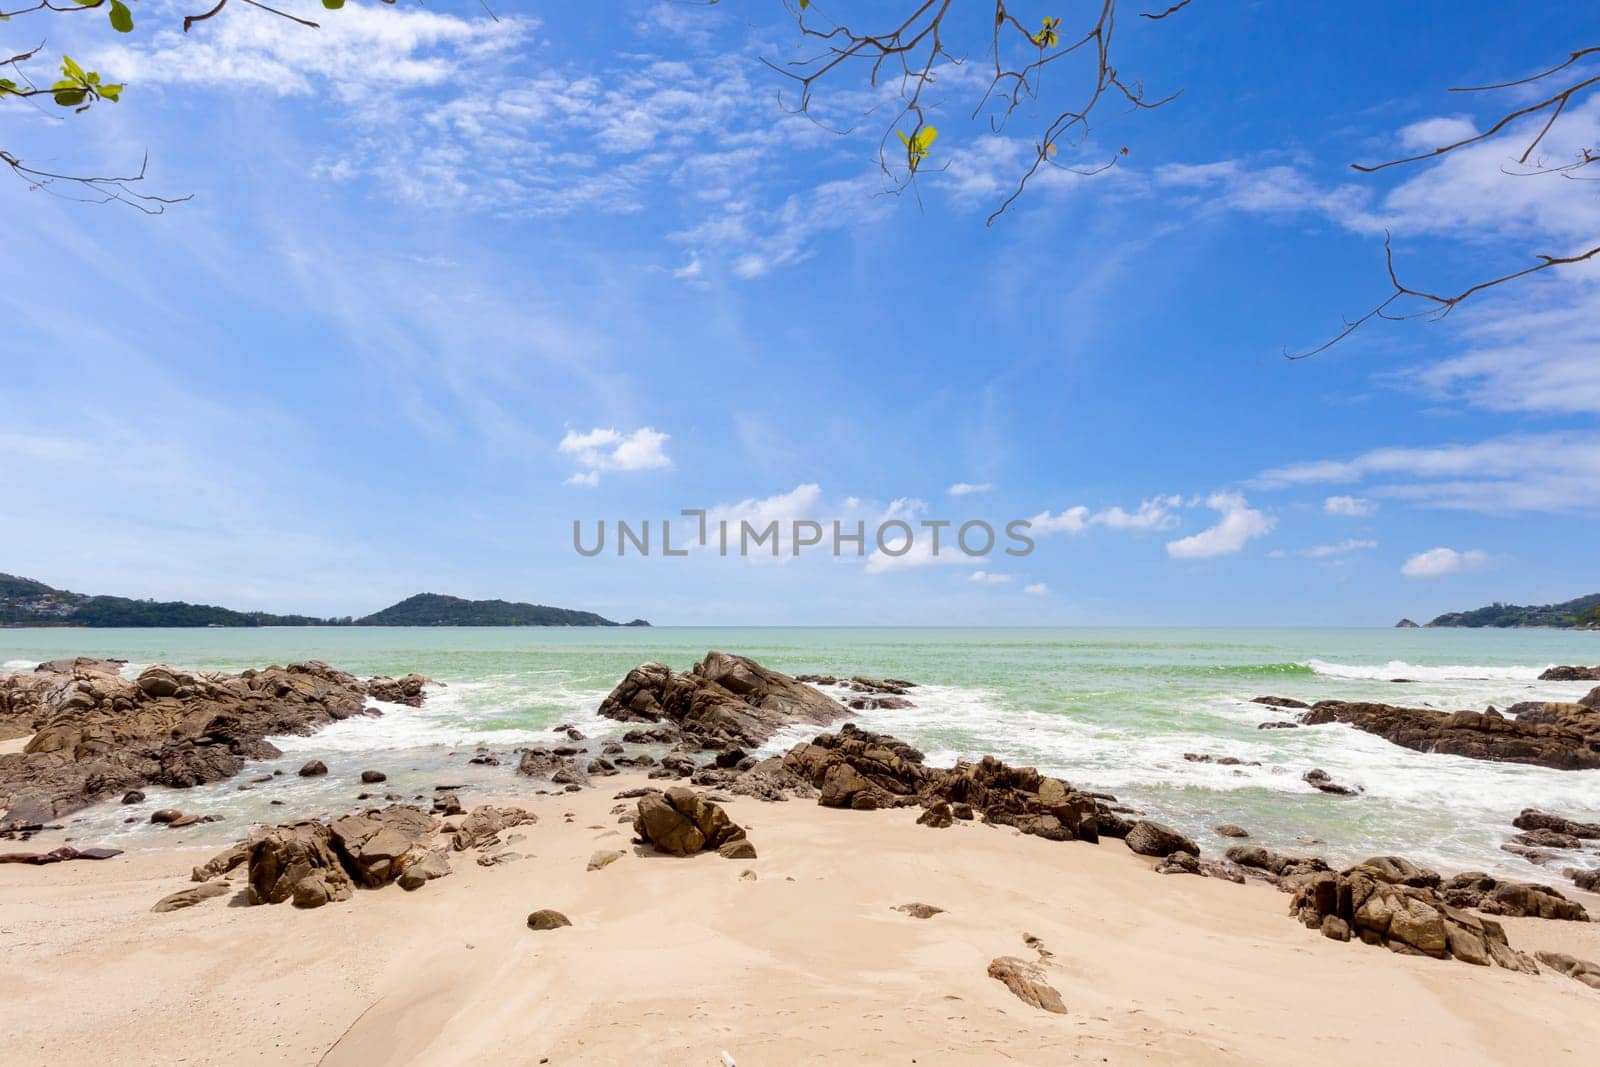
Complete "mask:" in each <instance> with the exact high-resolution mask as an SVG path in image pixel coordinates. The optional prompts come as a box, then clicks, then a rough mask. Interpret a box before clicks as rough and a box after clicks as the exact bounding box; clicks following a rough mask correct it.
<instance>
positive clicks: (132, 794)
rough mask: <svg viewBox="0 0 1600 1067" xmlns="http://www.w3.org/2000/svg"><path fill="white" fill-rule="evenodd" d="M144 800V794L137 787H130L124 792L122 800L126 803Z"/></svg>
mask: <svg viewBox="0 0 1600 1067" xmlns="http://www.w3.org/2000/svg"><path fill="white" fill-rule="evenodd" d="M142 800H144V794H143V793H141V792H139V790H137V789H130V790H128V791H127V792H126V793H124V794H122V802H123V803H124V804H137V803H139V802H140V801H142Z"/></svg>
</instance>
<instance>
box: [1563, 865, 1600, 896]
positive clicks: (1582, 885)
mask: <svg viewBox="0 0 1600 1067" xmlns="http://www.w3.org/2000/svg"><path fill="white" fill-rule="evenodd" d="M1568 877H1570V878H1571V879H1572V881H1573V884H1574V885H1576V886H1577V887H1578V888H1579V889H1582V890H1584V891H1585V892H1589V893H1600V867H1595V868H1592V869H1590V870H1587V871H1581V870H1573V871H1572V872H1571V873H1570V874H1569V875H1568Z"/></svg>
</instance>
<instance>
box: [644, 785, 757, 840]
mask: <svg viewBox="0 0 1600 1067" xmlns="http://www.w3.org/2000/svg"><path fill="white" fill-rule="evenodd" d="M633 829H634V833H636V834H637V835H638V836H639V839H640V840H641V841H644V842H646V843H648V844H650V845H653V846H655V848H656V849H657V850H658V851H661V852H665V853H667V854H668V855H672V856H692V855H694V854H695V853H696V852H700V851H701V850H717V849H720V848H722V846H723V845H726V844H728V843H729V842H731V841H736V840H739V839H741V838H743V837H744V836H745V833H744V830H743V829H742V828H741V827H740V826H738V825H737V824H736V823H734V821H733V820H732V819H730V818H728V813H727V812H725V811H724V810H723V809H722V806H721V805H720V804H717V803H715V802H713V801H710V800H707V799H706V798H705V797H704V796H702V795H701V794H699V793H696V792H695V791H694V790H692V789H687V788H685V787H683V786H673V787H672V788H670V789H668V790H667V791H666V792H665V793H652V794H649V795H647V796H643V797H640V798H639V801H638V814H636V815H635V816H634V820H633Z"/></svg>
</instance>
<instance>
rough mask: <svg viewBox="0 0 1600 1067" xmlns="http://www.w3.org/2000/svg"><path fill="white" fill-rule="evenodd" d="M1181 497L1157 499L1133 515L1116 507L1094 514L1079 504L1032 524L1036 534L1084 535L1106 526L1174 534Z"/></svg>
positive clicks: (1043, 515)
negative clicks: (1089, 530)
mask: <svg viewBox="0 0 1600 1067" xmlns="http://www.w3.org/2000/svg"><path fill="white" fill-rule="evenodd" d="M1182 505H1183V498H1182V497H1179V496H1155V497H1151V498H1150V499H1148V500H1145V501H1143V502H1141V503H1140V504H1139V506H1138V507H1137V508H1136V509H1134V510H1133V511H1125V510H1123V508H1122V507H1120V506H1117V505H1113V506H1111V507H1108V508H1102V509H1101V510H1099V511H1090V510H1089V508H1088V507H1086V506H1084V505H1082V504H1079V505H1077V506H1075V507H1070V508H1067V509H1066V510H1064V511H1060V512H1057V513H1055V514H1051V513H1050V512H1048V511H1041V512H1040V513H1039V514H1037V515H1035V516H1034V517H1033V518H1032V519H1031V520H1029V521H1030V522H1031V523H1032V524H1033V528H1032V531H1031V532H1032V533H1035V534H1051V533H1074V534H1076V533H1083V532H1084V531H1085V530H1087V529H1089V527H1091V526H1104V527H1106V528H1107V529H1111V530H1170V529H1172V528H1173V527H1175V526H1177V525H1178V524H1179V523H1180V521H1181V520H1180V519H1179V517H1178V515H1177V510H1178V509H1179V508H1180V507H1182Z"/></svg>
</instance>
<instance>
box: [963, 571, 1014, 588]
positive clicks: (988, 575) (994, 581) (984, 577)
mask: <svg viewBox="0 0 1600 1067" xmlns="http://www.w3.org/2000/svg"><path fill="white" fill-rule="evenodd" d="M967 581H969V582H976V583H978V584H979V585H1005V584H1006V583H1007V582H1009V581H1011V575H1009V574H994V573H993V572H991V571H973V572H972V573H971V574H969V575H967Z"/></svg>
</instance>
